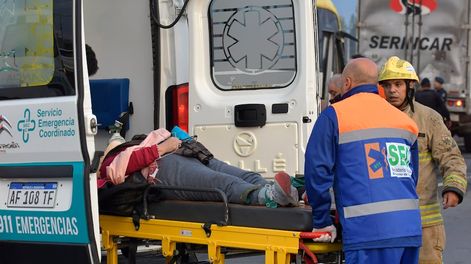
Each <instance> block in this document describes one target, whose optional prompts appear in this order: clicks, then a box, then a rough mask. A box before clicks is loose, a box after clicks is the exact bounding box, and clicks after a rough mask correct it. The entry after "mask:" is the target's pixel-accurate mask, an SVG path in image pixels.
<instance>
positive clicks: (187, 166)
mask: <svg viewBox="0 0 471 264" xmlns="http://www.w3.org/2000/svg"><path fill="white" fill-rule="evenodd" d="M158 169H159V170H158V172H157V175H156V178H157V181H158V182H160V183H158V184H162V185H171V186H187V187H196V188H211V189H213V188H218V189H220V190H222V191H223V192H224V193H225V194H226V196H227V198H228V201H229V202H230V203H238V204H244V203H247V195H249V194H250V193H251V192H253V191H256V190H258V189H260V188H261V187H263V186H264V185H266V184H268V181H267V180H265V179H264V178H263V177H262V176H261V175H260V174H258V173H254V172H250V171H246V170H242V169H239V168H238V167H235V166H231V165H228V164H227V163H225V162H222V161H220V160H217V159H216V158H213V159H211V160H210V161H209V164H208V165H204V164H203V163H201V162H200V161H199V160H197V159H195V158H188V157H184V156H181V155H178V154H169V155H166V156H164V157H162V158H161V159H160V160H159V161H158ZM164 193H165V196H166V198H167V199H174V200H196V201H220V198H219V196H218V195H217V194H214V193H202V192H183V191H165V192H164ZM254 193H255V192H254ZM251 196H252V197H251V198H252V202H251V203H252V204H254V203H255V204H256V203H257V201H256V199H255V198H256V195H251Z"/></svg>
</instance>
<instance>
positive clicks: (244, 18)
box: [209, 0, 296, 90]
mask: <svg viewBox="0 0 471 264" xmlns="http://www.w3.org/2000/svg"><path fill="white" fill-rule="evenodd" d="M209 10H210V11H209V25H210V31H211V38H210V41H211V43H210V44H211V73H212V78H213V81H214V83H215V84H216V86H217V87H218V88H219V89H222V90H240V89H266V88H282V87H286V86H288V85H289V84H290V83H291V82H292V81H293V80H294V78H295V76H296V35H295V21H294V9H293V3H292V1H291V0H260V1H253V0H237V1H235V0H213V1H211V4H210V9H209Z"/></svg>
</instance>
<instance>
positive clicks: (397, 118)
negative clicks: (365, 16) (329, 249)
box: [304, 58, 422, 264]
mask: <svg viewBox="0 0 471 264" xmlns="http://www.w3.org/2000/svg"><path fill="white" fill-rule="evenodd" d="M377 77H378V70H377V67H376V64H375V63H374V62H373V61H371V60H369V59H366V58H359V59H354V60H351V61H350V62H349V63H348V64H347V66H346V67H345V69H344V71H343V73H342V78H343V81H344V86H343V87H342V91H341V94H342V100H341V101H340V102H337V103H335V104H333V105H331V106H329V107H328V108H327V109H326V110H324V111H323V112H322V113H321V115H320V116H319V118H318V119H317V121H316V124H315V125H314V129H313V131H312V133H311V137H310V139H309V143H308V145H307V149H306V157H305V160H306V164H305V169H304V173H305V177H306V189H307V194H308V198H309V202H310V204H311V206H312V218H313V227H314V229H313V231H326V232H331V236H329V235H324V236H323V237H321V238H319V239H317V240H316V241H325V242H327V241H333V240H334V239H335V237H336V228H335V226H334V225H333V224H332V219H331V216H330V206H331V198H330V194H329V188H330V187H332V186H333V189H334V193H335V202H336V207H337V212H338V214H339V218H340V223H341V225H342V242H343V250H344V251H345V259H346V263H347V264H368V263H371V264H378V263H382V264H388V263H391V264H397V263H403V264H414V263H417V262H418V256H419V247H420V245H421V241H422V228H421V224H420V210H419V201H418V197H417V193H416V191H415V187H416V184H417V181H418V179H417V176H418V173H417V170H418V168H417V167H418V152H417V143H416V139H417V134H418V129H417V126H416V124H415V123H414V121H413V120H412V119H411V118H409V117H408V116H407V115H406V114H404V113H402V112H401V111H400V110H398V109H397V108H395V107H394V106H392V105H390V104H389V103H388V102H387V101H386V100H384V99H383V98H381V97H380V96H379V95H378V89H377V86H376V83H377Z"/></svg>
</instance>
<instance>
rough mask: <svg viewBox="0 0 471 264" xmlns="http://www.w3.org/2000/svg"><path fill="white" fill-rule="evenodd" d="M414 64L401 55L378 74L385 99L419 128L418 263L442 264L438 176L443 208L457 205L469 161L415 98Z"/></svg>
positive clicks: (439, 119)
mask: <svg viewBox="0 0 471 264" xmlns="http://www.w3.org/2000/svg"><path fill="white" fill-rule="evenodd" d="M411 69H412V70H413V66H412V65H411V64H410V63H409V62H407V61H405V60H401V59H399V58H398V57H391V58H389V59H388V60H387V61H386V63H385V64H384V66H383V68H382V69H381V71H380V73H379V78H378V80H379V83H380V84H381V85H382V86H383V87H384V89H385V94H386V100H387V101H388V102H389V103H391V104H392V105H394V106H395V107H397V108H398V109H400V110H402V111H403V112H404V113H407V114H408V115H409V116H410V117H411V118H412V119H413V120H414V121H415V122H416V123H417V126H418V128H419V136H418V143H419V183H418V185H417V193H418V195H419V201H420V211H421V218H422V234H423V235H422V239H423V240H422V247H421V249H420V256H419V263H423V264H425V263H427V264H434V263H437V264H439V263H440V264H441V263H442V254H443V250H444V248H445V229H444V225H443V218H442V215H441V212H440V204H439V200H438V195H437V193H438V182H437V176H441V177H442V179H443V190H442V192H441V196H442V199H443V202H442V206H443V209H447V208H450V207H455V206H457V205H458V204H459V203H461V201H462V200H463V196H464V194H465V192H466V186H467V179H466V164H465V161H464V159H463V156H462V155H461V152H460V150H459V148H458V146H457V144H456V142H455V140H454V139H453V138H452V136H451V134H450V131H449V130H448V129H447V127H446V126H445V124H444V123H443V121H442V117H441V116H440V114H438V113H437V112H436V111H434V110H432V109H431V108H429V107H427V106H424V105H422V104H420V103H418V102H416V101H414V88H415V86H416V85H417V83H418V81H419V79H418V77H417V74H416V73H415V71H411Z"/></svg>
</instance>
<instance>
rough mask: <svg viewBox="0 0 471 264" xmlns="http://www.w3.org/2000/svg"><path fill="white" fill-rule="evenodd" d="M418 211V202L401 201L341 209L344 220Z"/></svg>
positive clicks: (414, 200)
mask: <svg viewBox="0 0 471 264" xmlns="http://www.w3.org/2000/svg"><path fill="white" fill-rule="evenodd" d="M414 209H419V200H417V199H401V200H390V201H383V202H376V203H367V204H360V205H353V206H348V207H345V208H343V213H344V216H345V218H350V217H357V216H365V215H372V214H380V213H389V212H396V211H404V210H414Z"/></svg>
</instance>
